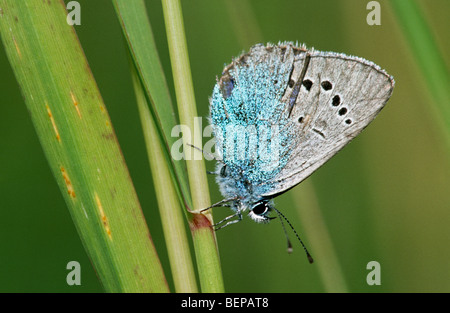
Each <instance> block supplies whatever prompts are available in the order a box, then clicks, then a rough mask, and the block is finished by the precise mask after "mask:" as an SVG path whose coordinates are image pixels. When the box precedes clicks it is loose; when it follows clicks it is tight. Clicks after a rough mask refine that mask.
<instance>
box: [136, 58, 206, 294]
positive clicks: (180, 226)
mask: <svg viewBox="0 0 450 313" xmlns="http://www.w3.org/2000/svg"><path fill="white" fill-rule="evenodd" d="M131 68H132V69H133V70H132V76H133V85H134V89H135V93H136V98H137V104H138V109H139V115H140V117H141V123H142V128H143V132H144V138H145V143H146V146H147V153H148V158H149V163H150V168H151V171H152V177H153V184H154V186H155V193H156V199H157V201H158V207H159V212H160V215H161V223H162V226H163V231H164V238H165V241H166V245H167V251H168V254H169V261H170V268H171V270H172V276H173V280H174V284H175V290H176V292H189V293H193V292H198V290H197V283H196V280H195V272H194V266H193V265H192V260H191V253H190V251H189V243H188V239H187V236H186V232H185V229H184V222H183V213H182V208H181V206H180V202H179V199H178V196H177V193H176V190H175V186H174V182H173V181H172V176H171V175H170V172H169V164H168V163H167V161H166V158H165V155H164V152H163V148H162V144H161V143H160V140H159V136H158V133H157V130H156V125H155V123H154V122H153V118H152V117H151V114H150V110H149V108H148V105H147V101H146V98H145V94H144V92H143V89H142V87H141V85H140V80H139V77H138V75H137V73H136V70H135V69H134V67H133V66H132V67H131Z"/></svg>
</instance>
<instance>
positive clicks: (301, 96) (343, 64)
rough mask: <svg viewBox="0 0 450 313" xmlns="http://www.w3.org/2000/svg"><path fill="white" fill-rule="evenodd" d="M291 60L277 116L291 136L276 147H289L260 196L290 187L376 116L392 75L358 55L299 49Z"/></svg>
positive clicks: (386, 96)
mask: <svg viewBox="0 0 450 313" xmlns="http://www.w3.org/2000/svg"><path fill="white" fill-rule="evenodd" d="M305 60H307V62H306V61H305ZM293 64H294V65H293V69H292V72H291V77H290V83H289V84H288V86H287V88H286V90H285V92H284V95H283V97H282V99H281V104H282V105H283V106H285V113H284V114H283V117H282V118H287V119H289V123H288V124H287V126H285V129H281V132H283V131H284V132H285V133H290V134H291V136H292V140H290V141H289V142H288V147H285V148H284V149H283V150H280V151H289V159H288V162H286V164H285V165H284V166H283V168H282V169H281V171H280V172H279V173H278V174H277V175H276V177H274V180H273V181H272V182H270V185H271V188H270V190H269V191H268V192H266V193H265V194H263V196H265V197H273V196H276V195H278V194H280V193H282V192H284V191H286V190H288V189H290V188H292V187H294V186H295V185H297V184H298V183H300V182H301V181H303V180H304V179H305V178H307V177H308V176H309V175H311V174H312V173H313V172H314V171H315V170H316V169H317V168H319V167H320V166H321V165H323V164H324V163H325V162H326V161H327V160H329V159H330V158H331V157H332V156H333V155H334V154H336V153H337V152H338V151H339V150H340V149H342V148H343V147H344V146H345V145H346V144H347V143H349V142H350V141H351V140H352V139H353V138H354V137H355V136H357V135H358V134H359V133H360V132H361V131H362V130H363V129H364V128H365V127H366V126H367V125H368V124H369V123H370V122H371V121H372V120H373V119H374V118H375V116H376V115H377V114H378V112H379V111H380V110H381V109H382V108H383V106H384V105H385V103H386V102H387V100H388V99H389V97H390V96H391V94H392V90H393V87H394V81H393V78H392V77H391V76H389V75H388V74H387V73H386V72H384V71H383V70H381V69H380V68H379V67H378V66H377V65H375V64H373V63H372V62H370V61H366V60H364V59H361V58H356V57H350V56H346V55H343V54H336V53H333V52H320V51H301V52H299V53H297V55H296V57H295V61H294V63H293ZM296 86H297V88H296ZM298 87H300V88H298ZM277 118H279V117H277ZM286 148H287V149H286Z"/></svg>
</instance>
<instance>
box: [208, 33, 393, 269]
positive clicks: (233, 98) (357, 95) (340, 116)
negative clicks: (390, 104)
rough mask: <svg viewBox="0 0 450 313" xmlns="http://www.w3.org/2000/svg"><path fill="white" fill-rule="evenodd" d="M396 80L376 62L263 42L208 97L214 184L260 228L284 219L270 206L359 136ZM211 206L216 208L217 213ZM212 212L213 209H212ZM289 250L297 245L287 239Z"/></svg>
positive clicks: (237, 213)
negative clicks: (273, 220)
mask: <svg viewBox="0 0 450 313" xmlns="http://www.w3.org/2000/svg"><path fill="white" fill-rule="evenodd" d="M394 84H395V83H394V79H393V77H392V76H390V75H388V74H387V73H386V72H385V71H384V70H382V69H381V68H380V67H379V66H377V65H375V64H374V63H372V62H370V61H367V60H364V59H362V58H358V57H353V56H347V55H345V54H339V53H335V52H321V51H316V50H314V49H307V48H306V47H305V46H304V45H300V46H299V45H297V44H294V43H292V42H283V43H279V44H277V45H273V44H266V45H263V44H257V45H255V46H253V47H252V48H251V49H250V51H249V52H248V53H244V54H242V55H241V56H239V57H238V58H235V59H233V61H232V62H231V63H230V64H229V65H226V66H225V68H224V70H223V72H222V76H221V77H220V78H219V79H217V82H216V84H215V86H214V89H213V94H212V96H211V98H210V123H211V126H212V129H213V134H214V137H215V140H216V155H217V158H216V159H217V160H218V161H219V162H218V163H217V168H216V171H215V172H214V174H216V181H217V184H218V185H219V188H220V191H221V193H222V195H223V197H224V200H222V201H220V202H218V203H216V204H214V205H212V206H211V207H215V206H228V207H230V208H231V210H232V211H233V212H234V213H233V214H232V215H230V216H228V217H226V218H225V219H223V220H222V221H220V222H219V223H217V224H215V225H214V226H215V228H216V230H217V229H220V228H223V227H225V226H228V225H230V224H233V223H236V222H239V221H241V220H242V218H243V215H244V214H247V215H248V216H249V217H250V218H251V219H252V220H254V221H255V222H258V223H267V222H269V221H270V220H271V219H273V218H275V217H272V216H270V213H271V212H273V211H274V212H275V213H276V214H277V215H278V217H280V220H281V223H282V226H283V230H284V232H285V234H286V237H287V233H286V229H285V227H284V224H283V219H284V220H285V221H286V222H288V224H289V226H290V227H291V229H292V230H293V231H294V233H295V235H296V236H297V238H298V240H299V241H300V243H301V244H302V246H303V248H304V249H305V251H306V253H307V256H308V259H309V260H310V262H311V263H312V257H311V256H310V254H309V252H308V251H307V249H306V247H305V245H304V244H303V242H302V241H301V239H300V237H299V236H298V234H297V232H295V229H294V228H293V227H292V225H291V223H290V222H289V220H288V219H287V218H286V217H285V216H284V215H283V214H282V213H281V212H280V211H279V210H278V209H276V208H275V206H274V205H273V203H272V201H271V200H272V199H273V198H275V197H276V196H278V195H280V194H282V193H284V192H286V191H288V190H289V189H291V188H293V187H294V186H296V185H297V184H299V183H300V182H302V181H303V180H304V179H306V178H307V177H308V176H309V175H311V174H312V173H313V172H314V171H315V170H317V169H318V168H319V167H320V166H321V165H323V164H324V163H325V162H326V161H328V160H329V159H330V158H331V157H332V156H333V155H335V154H336V153H337V152H338V151H339V150H341V149H342V148H343V147H344V146H345V145H346V144H348V143H349V142H350V141H351V140H352V139H353V138H355V137H356V136H357V135H358V134H359V133H360V132H361V131H362V130H363V129H364V128H365V127H366V126H367V125H368V124H369V123H370V122H371V121H372V120H373V119H374V118H375V116H376V115H377V114H378V113H379V112H380V110H381V109H382V108H383V107H384V105H385V104H386V102H387V101H388V99H389V98H390V96H391V94H392V91H393V88H394ZM211 207H210V208H211ZM208 209H209V208H208ZM288 249H291V244H290V242H289V239H288Z"/></svg>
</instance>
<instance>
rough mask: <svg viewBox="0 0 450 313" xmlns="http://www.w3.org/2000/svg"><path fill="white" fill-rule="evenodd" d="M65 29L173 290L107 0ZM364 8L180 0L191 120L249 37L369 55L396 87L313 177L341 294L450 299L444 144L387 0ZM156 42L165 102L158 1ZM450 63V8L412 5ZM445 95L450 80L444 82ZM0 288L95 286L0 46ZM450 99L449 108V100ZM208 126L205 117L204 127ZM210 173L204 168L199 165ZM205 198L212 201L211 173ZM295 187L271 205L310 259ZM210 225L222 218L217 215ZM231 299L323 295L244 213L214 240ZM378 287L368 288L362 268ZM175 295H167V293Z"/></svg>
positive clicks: (448, 157) (353, 3)
mask: <svg viewBox="0 0 450 313" xmlns="http://www.w3.org/2000/svg"><path fill="white" fill-rule="evenodd" d="M79 2H80V4H81V14H82V15H81V26H75V29H76V32H77V34H78V36H79V39H80V41H81V44H82V46H83V49H84V52H85V54H86V57H87V59H88V61H89V64H90V66H91V69H92V71H93V74H94V77H95V79H96V81H97V84H98V85H99V88H100V91H101V94H102V96H103V99H104V101H105V103H106V106H107V108H108V112H109V114H110V116H111V119H112V121H113V125H114V128H115V131H116V134H117V136H118V139H119V142H120V145H121V148H122V151H123V154H124V156H125V159H126V161H127V164H128V167H129V170H130V173H131V176H132V178H133V181H134V184H135V187H136V190H137V193H138V196H139V199H140V201H141V205H142V208H143V210H144V214H145V216H146V218H147V221H148V225H149V229H150V232H151V234H152V237H153V241H154V243H155V246H156V248H157V250H158V253H159V256H160V258H161V262H162V264H163V267H164V269H165V272H166V273H167V276H168V279H169V284H170V286H171V287H172V286H173V285H172V283H171V282H170V274H169V271H170V269H169V266H168V259H167V253H166V251H165V245H164V239H163V238H162V235H161V234H162V229H161V225H160V222H159V214H158V210H157V208H156V200H155V195H154V192H153V186H152V181H151V176H150V170H149V166H148V160H147V156H146V151H145V146H144V140H143V136H142V131H141V126H140V121H139V116H138V112H137V107H136V103H135V98H134V94H133V88H132V84H131V78H130V73H129V69H128V59H127V50H126V45H125V42H124V40H123V38H122V31H121V29H120V26H119V24H118V20H117V18H116V15H115V12H114V9H113V6H112V4H111V3H110V1H108V0H96V1H87V0H84V1H83V0H79ZM367 2H368V1H360V0H345V1H344V0H342V1H333V0H327V1H325V0H320V1H294V0H292V1H289V0H284V1H272V0H255V1H241V0H221V1H219V0H216V1H210V0H189V1H182V4H183V14H184V23H185V30H186V35H187V43H188V48H189V56H190V61H191V70H192V74H193V82H194V88H195V96H196V100H197V106H198V112H199V114H200V115H201V116H203V117H207V116H208V105H209V102H208V97H209V96H210V95H211V92H212V87H213V85H214V83H215V78H216V76H217V75H220V73H221V71H222V68H223V66H224V65H225V64H226V63H229V62H230V61H231V59H232V57H235V56H238V55H239V54H240V53H241V52H242V51H244V50H248V49H249V47H250V46H251V45H253V44H255V43H258V42H264V43H265V42H275V43H276V42H278V41H284V40H290V41H298V42H300V43H305V44H306V45H307V46H308V47H314V48H316V49H318V50H326V51H336V52H344V53H346V54H350V55H357V56H361V57H364V58H366V59H369V60H371V61H373V62H375V63H377V64H379V65H380V66H381V67H382V68H384V69H386V70H387V71H388V73H389V74H391V75H393V76H394V78H395V80H396V87H395V89H394V94H393V96H392V98H391V100H390V101H389V102H388V104H387V106H386V108H385V109H384V110H383V111H382V112H381V113H380V115H379V117H378V118H377V119H376V120H375V121H374V123H373V124H372V125H371V126H370V127H368V128H367V130H365V131H364V132H363V133H362V134H361V135H360V136H359V137H357V138H356V139H355V140H354V141H353V142H352V143H351V144H350V145H349V146H348V147H346V148H345V149H344V150H343V151H342V152H340V153H339V154H338V155H336V156H335V157H334V158H333V159H332V160H331V161H329V162H328V163H327V164H326V165H324V166H323V167H322V168H320V169H319V170H318V171H317V172H316V173H315V174H314V175H313V176H312V177H311V178H309V179H308V181H309V183H310V182H312V183H313V185H314V188H315V192H316V196H317V199H318V204H319V206H320V209H321V211H322V215H323V218H324V222H325V223H326V226H327V230H328V233H329V236H330V238H331V240H332V243H333V246H334V250H335V252H336V255H337V257H338V261H339V264H340V266H341V267H342V273H343V276H344V278H345V282H346V285H347V287H348V290H349V291H351V292H420V291H427V292H429V291H435V292H449V291H450V244H449V240H450V227H449V225H450V193H449V192H448V188H449V186H450V162H449V161H450V150H449V149H448V146H446V145H445V137H444V136H443V134H442V129H441V128H440V127H439V126H438V125H439V117H438V116H437V115H436V113H435V111H434V109H433V103H432V96H431V95H430V93H429V91H428V90H427V86H426V83H425V81H424V79H423V77H422V76H421V72H420V70H419V67H418V65H417V64H416V62H415V59H414V58H413V56H412V54H411V51H410V48H409V46H408V44H407V42H406V41H405V39H404V36H403V33H402V31H401V29H400V27H399V25H398V23H397V22H396V18H395V16H394V15H393V13H392V11H391V7H390V5H389V3H388V2H387V1H378V2H379V3H380V4H381V25H380V26H369V25H368V24H367V23H366V16H367V14H368V13H369V11H368V10H367V9H366V4H367ZM146 3H147V9H148V14H149V17H150V21H151V23H152V27H153V31H154V35H155V40H156V43H157V46H158V49H159V54H160V57H161V60H162V63H163V66H164V69H165V73H166V77H167V79H168V83H169V87H170V88H171V92H172V97H173V99H175V96H174V90H173V83H172V75H171V68H170V60H169V54H168V48H167V40H166V37H165V30H164V21H163V16H162V9H161V3H160V1H156V0H155V1H153V0H152V1H147V2H146ZM418 3H419V5H420V8H421V10H422V13H423V14H424V16H425V17H426V19H427V21H428V23H429V25H430V27H431V29H432V32H433V36H434V38H435V40H436V42H437V44H438V46H439V49H440V51H441V53H442V55H443V56H444V57H446V60H445V61H446V62H447V67H449V66H450V64H449V63H450V59H449V58H448V56H449V55H450V42H449V40H448V30H449V29H450V20H449V18H448V16H449V14H450V2H449V1H446V0H432V1H424V0H422V1H418ZM449 87H450V86H449ZM0 95H1V96H0V108H1V114H0V292H101V291H102V287H101V285H100V283H99V281H98V280H97V278H96V275H95V271H94V270H93V268H92V266H91V264H90V261H89V259H88V258H87V255H86V253H85V252H84V249H83V246H82V244H81V241H80V239H79V237H78V234H77V232H76V229H75V227H74V225H73V223H72V221H71V218H70V215H69V212H68V210H67V209H66V206H65V203H64V200H63V198H62V196H61V194H60V191H59V189H58V187H57V185H56V183H55V180H54V178H53V177H52V174H51V172H50V169H49V166H48V164H47V161H46V159H45V158H44V155H43V152H42V149H41V147H40V144H39V142H38V139H37V136H36V133H35V131H34V128H33V125H32V123H31V119H30V117H29V115H28V113H27V110H26V106H25V104H24V102H23V99H22V97H21V94H20V90H19V87H18V85H17V82H16V80H15V78H14V75H13V72H12V70H11V68H10V66H9V63H8V60H7V59H6V56H5V53H4V51H3V48H1V49H0ZM449 105H450V104H449ZM206 123H207V121H206V119H204V125H206ZM207 167H208V169H209V170H212V169H213V168H214V164H213V163H212V162H210V163H208V164H207ZM210 189H211V193H212V194H211V198H212V201H213V202H217V201H219V200H220V199H221V195H220V194H219V192H218V188H217V186H216V185H215V183H214V179H213V178H212V177H211V179H210ZM301 189H302V185H300V186H298V187H296V188H294V189H293V190H291V191H290V192H288V193H286V194H284V195H282V196H280V197H279V198H277V199H276V205H277V208H278V209H279V210H281V211H282V212H283V213H284V214H285V215H286V216H287V217H288V218H289V219H290V220H291V222H292V224H294V225H295V226H296V229H297V231H298V232H299V233H300V234H301V236H302V238H303V239H304V241H305V242H306V244H307V246H308V248H309V249H310V251H311V253H312V254H313V255H314V251H315V248H316V247H314V246H311V244H310V242H309V240H308V233H307V232H305V227H304V221H303V222H302V220H301V219H300V214H299V213H298V212H297V209H299V210H301V209H302V206H301V205H299V203H296V201H294V197H295V194H297V193H298V192H301ZM214 215H215V219H216V220H219V219H221V218H223V217H225V216H227V215H229V211H228V210H227V209H226V208H223V209H222V208H218V209H216V211H215V213H214ZM217 238H218V244H219V249H220V256H221V261H222V269H223V275H224V282H225V290H226V291H227V292H322V291H326V289H325V288H324V284H323V282H322V279H321V276H320V274H319V271H318V266H317V263H318V262H321V260H320V259H319V260H317V259H316V263H315V264H313V265H309V264H308V262H307V260H306V257H305V255H304V253H303V251H302V249H301V247H300V246H299V245H298V243H297V242H296V241H295V238H294V237H293V236H291V239H292V242H293V244H294V253H293V254H292V255H288V254H287V253H286V252H285V249H286V247H285V239H284V235H283V231H282V229H281V227H280V225H279V222H278V221H275V222H272V223H271V224H269V225H258V224H255V223H253V222H252V221H251V220H249V219H245V220H244V221H243V222H241V223H238V224H236V225H233V226H231V227H229V228H225V229H223V230H221V231H219V232H217ZM73 260H74V261H78V262H79V263H80V264H81V270H82V277H81V283H82V285H81V286H68V285H67V284H66V275H67V273H68V270H66V264H67V263H68V262H69V261H73ZM372 260H375V261H378V262H379V263H380V264H381V286H369V285H368V284H367V283H366V276H367V274H368V273H369V271H368V270H367V269H366V265H367V263H368V262H369V261H372ZM172 290H173V288H172Z"/></svg>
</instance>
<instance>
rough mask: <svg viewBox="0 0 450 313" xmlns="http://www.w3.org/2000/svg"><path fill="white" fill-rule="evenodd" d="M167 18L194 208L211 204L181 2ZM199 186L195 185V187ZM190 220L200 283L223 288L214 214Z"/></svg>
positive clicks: (167, 2)
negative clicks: (191, 145) (184, 129)
mask: <svg viewBox="0 0 450 313" xmlns="http://www.w3.org/2000/svg"><path fill="white" fill-rule="evenodd" d="M162 4H163V12H164V21H165V24H166V32H167V39H168V43H169V52H170V60H171V64H172V72H173V77H174V85H175V91H176V97H177V104H178V113H179V116H180V122H181V124H183V125H187V126H188V129H190V131H191V137H190V138H188V137H187V136H183V145H184V151H185V152H186V154H188V153H190V152H192V154H193V156H192V159H191V160H188V161H187V170H188V176H189V185H190V186H192V188H191V195H192V202H193V209H194V211H197V212H198V211H199V210H201V209H204V208H207V207H209V205H210V199H209V190H208V181H207V179H206V169H205V164H204V161H203V158H202V155H201V152H200V151H197V150H195V149H192V148H190V147H189V146H187V144H193V145H195V146H197V147H201V142H202V141H201V134H202V130H201V129H199V125H197V124H196V123H195V118H196V117H197V116H198V115H197V108H196V105H195V97H194V88H193V84H192V76H191V70H190V66H189V56H188V51H187V44H186V37H185V33H184V26H183V16H182V13H181V4H180V2H179V1H178V0H163V1H162ZM194 186H195V188H194ZM192 217H193V219H191V220H190V221H189V223H190V227H191V231H192V235H193V240H194V248H195V252H196V259H197V265H198V270H199V277H200V284H201V288H202V291H203V292H223V278H222V271H221V267H220V261H219V255H218V251H217V246H216V241H215V234H214V232H213V230H212V229H211V227H210V226H211V223H212V217H211V215H210V214H209V213H208V214H205V215H203V214H193V215H192Z"/></svg>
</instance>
